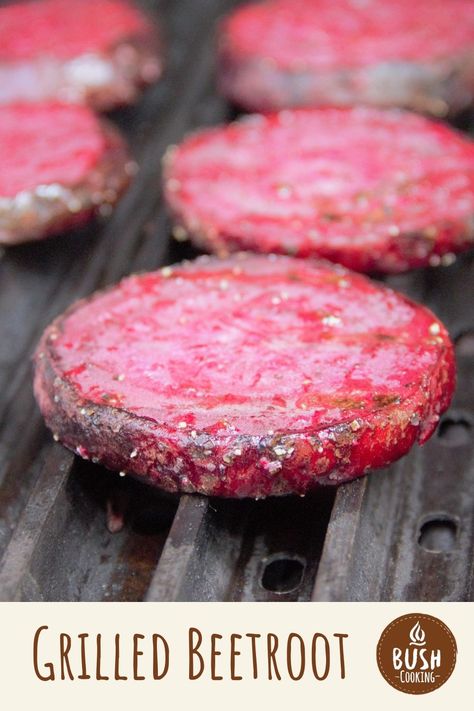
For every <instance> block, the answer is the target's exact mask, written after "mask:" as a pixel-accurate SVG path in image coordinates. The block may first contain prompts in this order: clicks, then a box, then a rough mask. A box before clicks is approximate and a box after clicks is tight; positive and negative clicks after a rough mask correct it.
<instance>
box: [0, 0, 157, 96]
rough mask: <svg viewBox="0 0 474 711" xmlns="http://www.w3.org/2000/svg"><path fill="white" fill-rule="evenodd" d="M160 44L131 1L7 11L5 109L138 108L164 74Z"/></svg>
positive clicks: (1, 74) (0, 65)
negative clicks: (64, 105) (47, 104)
mask: <svg viewBox="0 0 474 711" xmlns="http://www.w3.org/2000/svg"><path fill="white" fill-rule="evenodd" d="M159 44H160V43H159V39H158V36H157V28H156V27H154V26H153V25H152V24H151V22H150V21H149V20H148V19H147V18H145V17H144V16H143V14H142V13H141V12H139V10H138V9H137V8H136V7H134V6H133V4H132V3H129V2H127V1H126V0H31V1H30V2H26V3H25V2H23V3H14V4H11V5H7V6H5V7H0V104H1V103H11V102H12V101H29V102H37V101H44V100H53V99H55V100H60V101H68V102H75V103H87V104H90V105H91V106H93V107H94V108H96V109H100V110H105V109H110V108H113V107H114V106H116V105H120V104H127V103H131V102H133V101H134V100H135V99H136V97H137V95H138V93H139V90H140V89H141V87H142V86H144V85H146V84H149V83H151V82H152V81H155V80H156V79H157V78H158V77H159V75H160V73H161V58H160V49H159Z"/></svg>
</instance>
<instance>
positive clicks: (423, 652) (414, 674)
mask: <svg viewBox="0 0 474 711" xmlns="http://www.w3.org/2000/svg"><path fill="white" fill-rule="evenodd" d="M456 654H457V649H456V640H455V639H454V636H453V633H452V632H451V630H450V629H449V627H447V626H446V625H445V624H444V622H441V620H439V619H438V618H437V617H433V616H432V615H425V614H422V613H414V614H410V615H402V616H401V617H397V619H396V620H393V622H391V623H390V624H389V625H388V626H387V627H386V628H385V629H384V631H383V632H382V634H381V637H380V639H379V643H378V645H377V664H378V667H379V669H380V672H381V674H382V676H383V678H384V679H385V681H387V682H388V683H389V684H390V686H393V688H394V689H398V691H404V692H405V693H406V694H428V693H429V692H430V691H435V689H439V687H440V686H442V685H443V684H444V683H445V682H446V681H447V680H448V679H449V677H450V676H451V674H452V673H453V669H454V666H455V664H456Z"/></svg>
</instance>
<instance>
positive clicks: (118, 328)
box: [35, 254, 455, 497]
mask: <svg viewBox="0 0 474 711" xmlns="http://www.w3.org/2000/svg"><path fill="white" fill-rule="evenodd" d="M454 379H455V366H454V357H453V348H452V345H451V343H450V340H449V337H448V335H447V332H446V330H445V328H444V326H443V325H442V324H441V323H440V322H439V321H438V319H437V318H436V317H435V316H434V315H433V314H432V313H431V312H430V311H428V309H426V308H424V307H422V306H419V305H416V304H415V303H413V302H411V301H409V300H408V299H406V298H405V297H403V296H400V295H398V294H396V293H395V292H393V291H392V290H390V289H387V288H384V287H382V286H379V285H376V284H375V283H371V282H370V281H368V280H367V279H366V278H364V277H362V276H359V275H356V274H353V273H351V272H348V271H347V270H345V269H344V268H342V267H339V266H335V265H331V264H329V263H326V262H313V261H304V260H298V259H294V258H291V257H284V256H275V255H270V256H262V255H250V254H240V255H235V256H233V257H231V258H229V259H224V260H220V259H218V258H215V257H202V258H199V259H198V260H196V261H195V262H193V263H183V264H178V265H175V266H173V267H165V268H164V269H162V270H161V271H158V272H154V273H150V274H143V275H140V276H132V277H129V278H127V279H125V280H124V281H122V282H121V283H120V284H119V285H117V286H116V287H114V288H111V289H109V290H106V291H103V292H99V293H97V294H95V295H93V296H92V297H90V298H88V299H85V300H83V301H79V302H78V303H76V304H75V305H73V306H72V307H71V308H70V309H69V310H68V311H67V312H66V313H64V314H63V315H62V316H60V317H59V318H57V319H56V320H55V321H54V322H53V323H52V324H51V325H50V326H49V327H48V328H47V329H46V331H45V333H44V335H43V337H42V339H41V342H40V344H39V345H38V348H37V351H36V356H35V393H36V397H37V400H38V403H39V405H40V408H41V411H42V413H43V415H44V417H45V419H46V422H47V424H48V426H49V427H50V428H51V430H52V431H53V433H54V437H55V439H59V440H60V441H61V442H63V443H64V444H65V445H66V446H67V447H69V448H71V449H73V450H74V451H76V452H77V453H78V454H79V455H80V456H82V457H84V458H91V459H94V461H99V462H101V463H102V464H104V465H105V466H107V467H109V468H110V469H114V470H118V471H121V472H122V473H126V474H132V475H135V476H137V477H139V478H141V479H143V480H145V481H147V482H149V483H150V484H152V485H155V486H158V487H161V488H162V489H165V490H167V491H171V492H176V491H183V492H199V493H202V494H212V495H217V496H228V497H263V496H269V495H280V494H289V493H298V494H304V493H306V492H308V491H310V490H311V489H313V488H315V487H316V486H317V485H318V484H320V483H324V484H330V483H339V482H343V481H347V480H350V479H353V478H355V477H358V476H361V475H362V474H364V473H365V472H367V471H368V470H370V469H374V468H377V467H383V466H386V465H387V464H389V463H391V462H393V461H394V460H396V459H398V458H399V457H401V456H402V455H403V454H405V453H406V452H407V451H408V450H409V449H410V448H411V446H412V445H413V444H415V443H416V442H419V443H423V442H425V441H426V440H427V439H428V437H430V435H431V434H432V432H433V430H434V429H435V427H436V424H437V422H438V420H439V416H440V413H442V412H443V411H444V410H445V409H446V408H447V407H448V405H449V402H450V400H451V396H452V393H453V388H454Z"/></svg>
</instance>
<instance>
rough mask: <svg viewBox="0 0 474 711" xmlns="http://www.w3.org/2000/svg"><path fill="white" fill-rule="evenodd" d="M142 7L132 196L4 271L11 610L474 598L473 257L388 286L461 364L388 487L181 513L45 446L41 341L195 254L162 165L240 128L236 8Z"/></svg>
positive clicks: (187, 503) (1, 348) (0, 296)
mask: <svg viewBox="0 0 474 711" xmlns="http://www.w3.org/2000/svg"><path fill="white" fill-rule="evenodd" d="M144 4H146V5H147V6H148V7H149V9H150V10H151V11H152V12H159V14H160V16H161V17H162V19H163V21H164V25H165V28H166V31H167V34H168V36H169V38H170V41H169V46H168V67H167V71H166V76H165V79H164V81H162V82H161V83H160V84H159V85H158V86H157V87H155V88H153V89H152V90H150V91H149V92H148V93H147V95H146V97H144V99H143V101H142V102H141V103H140V104H139V105H138V106H137V107H134V108H130V109H126V110H123V111H121V112H117V113H116V114H114V116H113V119H114V120H115V121H116V122H117V123H118V124H119V125H120V126H121V127H122V129H123V130H124V132H125V133H126V134H127V135H128V137H129V140H130V142H131V145H132V149H133V150H134V152H135V155H136V156H137V158H138V160H139V163H140V167H141V169H140V173H139V175H138V176H137V179H136V180H135V182H134V184H133V186H132V188H131V189H130V191H129V192H128V193H127V195H126V196H125V198H124V199H123V200H122V202H121V204H120V206H119V207H118V209H117V210H116V212H115V213H114V215H113V216H112V218H111V220H110V221H109V222H108V223H107V224H106V225H105V226H103V227H100V226H97V225H96V226H93V227H90V228H84V229H82V230H80V231H78V232H76V233H75V234H73V235H72V234H71V235H64V236H63V237H61V238H59V239H57V240H52V241H49V242H45V243H44V244H40V243H39V244H33V245H29V246H24V247H17V248H14V249H9V250H8V251H7V252H5V253H4V254H3V255H2V258H1V259H0V303H1V304H2V316H1V322H0V599H4V600H131V601H134V600H143V599H147V600H310V599H314V600H469V599H474V585H473V576H474V568H473V555H472V551H473V540H474V516H473V513H474V462H473V437H472V426H473V425H474V384H473V382H474V378H473V375H474V314H473V308H472V304H470V303H469V297H470V295H471V294H472V290H473V287H474V259H473V258H472V256H466V257H463V258H462V259H460V260H459V261H458V262H457V263H455V264H454V265H452V266H450V267H447V268H444V269H442V270H426V271H419V272H417V273H414V274H410V275H404V276H400V277H396V278H391V279H388V280H387V281H388V282H389V283H390V284H391V285H393V286H395V287H396V288H398V289H400V290H401V291H403V292H405V293H407V294H408V295H410V296H412V297H414V298H417V299H419V300H421V301H423V302H424V303H426V304H427V305H429V306H430V307H431V308H433V310H434V311H435V312H436V313H437V314H438V315H439V316H440V317H441V318H442V319H443V320H444V321H445V323H446V324H447V325H448V327H449V329H450V332H451V335H452V336H453V337H454V338H456V339H457V354H458V364H459V380H458V382H459V384H458V390H457V394H456V398H455V401H454V403H453V407H452V409H451V411H450V412H449V413H447V415H446V416H445V417H444V419H443V422H442V425H441V427H440V429H439V431H438V435H435V436H434V437H433V439H432V440H431V441H430V442H429V443H428V444H427V445H426V446H425V447H423V448H422V449H415V450H414V451H413V452H412V453H411V454H410V455H409V456H407V457H405V458H404V459H403V460H402V461H400V462H399V463H398V464H396V465H395V466H393V467H391V469H390V472H389V473H383V472H381V473H376V474H374V475H371V476H369V477H367V478H365V479H363V480H359V481H357V482H354V483H353V484H350V485H346V486H343V487H341V488H339V489H338V490H337V491H336V490H335V489H324V490H322V491H321V492H318V493H316V494H314V495H311V496H308V497H306V498H304V499H300V498H292V497H290V498H284V499H277V500H267V501H258V502H253V501H219V500H215V499H205V498H202V497H190V496H182V497H181V499H180V500H179V501H178V500H177V498H175V497H171V496H166V495H163V494H161V493H160V492H157V491H156V492H155V491H150V490H149V489H148V488H147V487H146V486H144V485H143V484H140V483H139V482H137V481H133V480H128V478H127V479H119V477H118V476H117V475H115V474H113V473H110V472H106V471H104V470H102V469H101V468H100V467H99V466H96V465H93V464H92V463H90V462H82V461H79V460H78V459H75V458H74V456H73V455H72V454H71V453H70V452H68V451H67V450H65V449H63V448H62V447H61V446H60V445H59V444H55V443H54V442H53V441H52V438H51V436H50V434H49V433H48V432H47V431H46V429H45V427H44V425H43V422H42V419H41V417H40V415H39V412H38V410H37V408H36V406H35V404H34V399H33V395H32V390H31V364H30V355H31V352H32V350H33V348H34V346H35V344H36V342H37V340H38V338H39V335H40V333H41V331H42V330H43V328H44V327H45V326H46V325H47V323H48V322H49V321H50V320H51V319H52V318H53V317H54V316H55V315H57V314H58V313H60V312H61V311H62V310H63V309H64V308H65V307H66V306H68V305H69V304H70V303H71V302H72V301H73V300H75V299H76V298H79V297H81V296H84V295H86V294H88V293H90V292H91V291H93V290H94V289H96V288H99V287H102V286H105V285H106V284H109V283H111V282H114V281H116V280H117V279H119V278H120V277H121V276H123V275H124V274H126V273H129V272H130V271H137V270H143V269H153V268H156V267H158V266H160V265H161V264H166V263H170V262H173V261H176V260H179V259H182V258H184V257H189V256H193V254H194V252H193V250H192V248H191V247H189V246H188V245H186V244H176V243H172V244H170V242H169V239H168V235H169V223H168V220H167V217H166V213H165V210H164V208H163V205H162V201H161V195H160V158H161V156H162V155H163V153H164V150H165V148H166V147H167V146H168V145H169V144H170V143H173V142H176V141H178V140H179V139H180V138H181V137H182V135H183V133H184V132H186V131H188V130H189V129H191V128H194V127H197V126H200V125H204V124H213V123H216V122H219V121H222V120H227V119H228V118H231V112H230V109H229V108H228V106H227V105H226V104H225V102H224V101H222V100H221V99H220V98H219V97H217V96H216V94H215V92H214V85H213V71H212V70H213V54H214V51H213V43H212V33H213V27H214V23H215V19H216V17H218V16H219V15H220V14H222V13H223V12H226V11H227V10H229V9H230V8H231V7H232V6H233V5H235V4H236V2H232V1H231V0H201V1H200V2H199V3H196V2H193V1H192V0H163V2H159V3H154V2H151V1H150V2H147V3H144ZM171 40H172V41H171ZM465 128H466V126H465ZM107 525H108V528H107ZM109 529H110V530H115V531H116V532H115V533H111V532H110V530H109Z"/></svg>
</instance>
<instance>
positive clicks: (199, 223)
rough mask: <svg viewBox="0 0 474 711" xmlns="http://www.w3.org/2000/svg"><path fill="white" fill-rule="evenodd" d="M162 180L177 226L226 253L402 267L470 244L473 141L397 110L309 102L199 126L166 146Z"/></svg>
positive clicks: (447, 256) (448, 255) (363, 267)
mask: <svg viewBox="0 0 474 711" xmlns="http://www.w3.org/2000/svg"><path fill="white" fill-rule="evenodd" d="M165 187H166V196H167V200H168V203H169V205H170V207H171V210H172V212H173V214H174V217H175V219H176V221H177V223H178V229H179V230H181V231H182V230H184V233H189V235H190V236H191V237H192V238H193V239H194V241H195V242H196V243H197V244H198V245H199V246H202V247H204V249H206V250H211V251H214V252H217V253H220V254H225V253H227V252H230V251H236V250H241V249H251V250H253V251H258V252H278V253H287V254H292V255H296V256H299V257H308V256H322V257H325V258H327V259H330V260H332V261H336V262H339V263H341V264H344V265H345V266H347V267H350V268H352V269H355V270H357V271H363V272H365V271H367V272H368V271H378V272H402V271H405V270H408V269H410V268H413V267H420V266H425V265H437V264H439V263H440V262H442V263H450V262H451V261H452V260H453V258H454V253H456V252H459V251H462V250H465V249H467V248H468V247H469V246H472V244H473V241H474V142H472V141H470V140H468V139H466V138H464V137H462V136H461V135H460V134H458V133H456V132H455V131H453V130H452V129H450V128H448V127H447V126H443V125H441V124H439V123H437V122H433V121H429V120H428V119H425V118H422V117H421V116H418V115H416V114H410V113H407V112H403V111H398V110H380V109H370V108H356V109H314V110H304V109H302V110H293V111H284V112H281V113H279V114H269V115H266V116H262V115H254V116H252V117H248V118H246V119H243V120H240V121H237V122H235V123H233V124H230V125H228V126H224V127H217V128H214V129H210V130H204V131H200V132H197V133H195V134H194V135H192V136H190V137H189V138H188V139H187V140H185V141H184V142H183V143H182V144H181V145H180V146H178V147H177V149H171V150H170V151H169V153H168V156H167V158H166V160H165Z"/></svg>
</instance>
